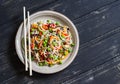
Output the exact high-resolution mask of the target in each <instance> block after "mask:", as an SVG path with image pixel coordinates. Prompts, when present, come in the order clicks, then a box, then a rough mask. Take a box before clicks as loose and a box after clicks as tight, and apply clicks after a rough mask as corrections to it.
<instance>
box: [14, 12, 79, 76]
mask: <svg viewBox="0 0 120 84" xmlns="http://www.w3.org/2000/svg"><path fill="white" fill-rule="evenodd" d="M44 13H45V14H46V13H48V14H49V13H50V14H55V15H57V16H60V17H62V18H63V19H64V20H66V21H68V23H69V24H70V25H71V26H72V29H74V31H75V36H76V38H77V39H76V48H75V51H74V55H73V56H72V58H71V60H69V62H67V64H66V65H65V66H63V67H61V68H59V70H55V71H53V72H40V71H38V70H35V69H33V71H35V72H38V73H41V74H53V73H57V72H59V71H61V70H64V69H65V68H67V67H68V66H69V65H70V64H71V63H72V62H73V60H74V59H75V57H76V56H77V53H78V50H79V44H80V40H79V33H78V31H77V28H76V27H75V25H74V24H73V22H72V21H71V20H70V19H69V18H68V17H66V16H65V15H63V14H61V13H59V12H56V11H51V10H43V11H38V12H36V13H33V14H31V15H30V18H31V17H34V16H36V15H39V14H44ZM53 16H54V15H53ZM22 25H23V22H22V23H21V24H20V26H19V28H18V31H17V34H16V37H15V48H16V52H17V55H18V57H19V59H20V60H21V62H22V63H23V64H24V59H22V58H23V55H22V56H20V53H21V52H20V51H21V50H19V49H18V45H17V37H18V34H19V33H20V32H22V31H20V28H22ZM28 67H29V66H28Z"/></svg>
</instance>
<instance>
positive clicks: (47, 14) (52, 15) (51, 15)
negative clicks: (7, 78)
mask: <svg viewBox="0 0 120 84" xmlns="http://www.w3.org/2000/svg"><path fill="white" fill-rule="evenodd" d="M46 19H51V20H53V21H59V22H60V23H61V24H64V25H67V26H68V27H69V28H70V32H71V33H72V37H73V42H74V43H75V46H74V48H73V52H72V53H71V54H70V55H69V56H68V57H67V58H66V59H65V60H64V61H63V64H61V65H54V66H52V67H48V66H42V67H41V66H38V65H37V64H36V63H35V62H32V69H33V71H35V72H38V73H43V74H52V73H56V72H59V71H61V70H63V69H65V68H66V67H67V66H68V65H70V64H71V62H72V61H73V60H74V58H75V57H76V55H77V52H78V49H79V36H78V32H77V29H76V27H75V25H74V24H73V23H72V22H71V21H70V19H68V18H67V17H66V16H64V15H62V14H60V13H58V12H54V11H39V12H37V13H34V14H32V15H31V16H30V20H31V22H30V23H34V22H36V21H40V20H46ZM23 33H24V32H23V23H21V25H20V27H19V29H18V32H17V34H16V38H15V46H16V52H17V54H18V57H19V59H20V60H21V61H22V62H23V63H24V54H23V53H24V52H23V50H22V47H21V39H22V37H23Z"/></svg>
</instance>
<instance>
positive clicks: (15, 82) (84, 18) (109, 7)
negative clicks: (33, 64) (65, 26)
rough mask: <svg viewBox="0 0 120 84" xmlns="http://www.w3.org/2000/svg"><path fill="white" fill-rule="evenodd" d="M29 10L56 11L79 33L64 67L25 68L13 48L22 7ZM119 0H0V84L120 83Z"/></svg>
mask: <svg viewBox="0 0 120 84" xmlns="http://www.w3.org/2000/svg"><path fill="white" fill-rule="evenodd" d="M23 6H26V7H27V9H28V10H29V11H30V13H31V14H32V13H35V12H37V11H41V10H54V11H58V12H60V13H62V14H64V15H66V16H67V17H69V18H70V19H71V20H72V21H73V22H74V23H75V25H76V27H77V30H78V32H79V36H80V48H79V52H78V55H77V57H76V59H75V60H74V61H73V63H72V64H71V65H70V66H69V67H67V68H66V69H65V70H63V71H61V72H59V73H56V74H52V75H43V74H38V73H35V72H34V73H33V77H29V75H28V73H27V72H25V71H24V65H23V64H22V63H21V62H20V60H19V59H18V57H17V54H16V51H15V45H14V44H15V43H14V40H15V35H16V32H17V30H18V27H19V25H20V23H21V22H22V18H23V17H22V7H23ZM119 23H120V0H1V1H0V25H1V27H0V41H1V42H0V84H120V81H119V80H120V72H119V71H120V68H119V67H120V64H119V62H120V53H119V52H120V24H119Z"/></svg>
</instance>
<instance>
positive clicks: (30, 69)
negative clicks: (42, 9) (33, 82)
mask: <svg viewBox="0 0 120 84" xmlns="http://www.w3.org/2000/svg"><path fill="white" fill-rule="evenodd" d="M27 18H28V44H29V75H30V76H32V62H31V46H30V44H31V37H30V14H29V11H28V12H27Z"/></svg>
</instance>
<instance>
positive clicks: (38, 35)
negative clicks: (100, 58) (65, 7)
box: [22, 20, 75, 67]
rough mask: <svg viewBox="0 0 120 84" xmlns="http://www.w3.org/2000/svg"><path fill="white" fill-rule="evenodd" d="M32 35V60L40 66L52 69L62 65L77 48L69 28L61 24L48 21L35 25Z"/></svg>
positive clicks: (32, 25) (32, 28)
mask: <svg viewBox="0 0 120 84" xmlns="http://www.w3.org/2000/svg"><path fill="white" fill-rule="evenodd" d="M30 34H31V54H32V58H31V59H32V60H33V61H36V63H37V64H38V65H39V66H50V67H51V66H53V65H55V64H62V61H63V59H65V58H66V57H67V56H68V55H69V54H70V53H71V52H72V49H73V47H74V46H75V44H74V43H73V41H72V35H71V33H70V30H69V28H68V27H67V26H64V25H61V24H60V22H52V21H51V20H46V22H42V21H39V22H37V23H33V24H31V28H30ZM22 44H23V42H22ZM27 47H28V46H27Z"/></svg>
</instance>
